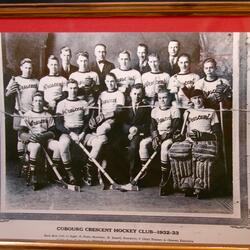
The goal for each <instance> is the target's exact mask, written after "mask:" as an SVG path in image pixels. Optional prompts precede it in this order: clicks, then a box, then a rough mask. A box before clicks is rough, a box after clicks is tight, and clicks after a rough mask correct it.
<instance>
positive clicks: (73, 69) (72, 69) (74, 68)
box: [60, 64, 78, 79]
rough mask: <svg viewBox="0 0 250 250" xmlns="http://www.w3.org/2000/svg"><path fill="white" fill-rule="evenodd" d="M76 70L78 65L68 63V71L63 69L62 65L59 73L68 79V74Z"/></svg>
mask: <svg viewBox="0 0 250 250" xmlns="http://www.w3.org/2000/svg"><path fill="white" fill-rule="evenodd" d="M77 70H78V67H76V66H75V65H72V64H70V69H69V72H66V71H64V69H63V67H62V66H61V68H60V75H61V76H63V77H65V78H66V79H69V76H70V75H71V74H72V73H73V72H76V71H77Z"/></svg>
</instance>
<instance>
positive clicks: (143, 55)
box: [135, 43, 150, 75]
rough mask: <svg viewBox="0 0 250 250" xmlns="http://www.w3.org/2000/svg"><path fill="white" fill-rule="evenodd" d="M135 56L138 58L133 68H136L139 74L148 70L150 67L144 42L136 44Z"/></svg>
mask: <svg viewBox="0 0 250 250" xmlns="http://www.w3.org/2000/svg"><path fill="white" fill-rule="evenodd" d="M136 53H137V57H138V59H139V62H138V64H137V65H136V66H135V69H136V70H138V71H139V72H140V73H141V75H142V74H144V73H146V72H149V71H150V67H149V65H148V46H147V45H146V44H143V43H140V44H139V45H138V46H137V52H136Z"/></svg>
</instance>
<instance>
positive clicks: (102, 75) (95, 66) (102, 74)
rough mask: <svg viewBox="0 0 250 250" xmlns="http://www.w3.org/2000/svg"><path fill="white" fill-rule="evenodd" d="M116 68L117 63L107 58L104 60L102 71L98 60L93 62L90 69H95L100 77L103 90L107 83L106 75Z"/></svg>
mask: <svg viewBox="0 0 250 250" xmlns="http://www.w3.org/2000/svg"><path fill="white" fill-rule="evenodd" d="M114 68H115V65H114V64H113V63H111V62H109V61H107V60H105V61H104V66H103V69H102V71H100V68H99V66H98V64H97V62H96V61H95V62H93V63H91V65H90V70H91V71H95V72H96V73H97V75H98V77H99V81H100V90H101V91H103V90H105V89H106V85H105V76H106V75H107V74H108V73H109V72H110V71H111V70H112V69H114Z"/></svg>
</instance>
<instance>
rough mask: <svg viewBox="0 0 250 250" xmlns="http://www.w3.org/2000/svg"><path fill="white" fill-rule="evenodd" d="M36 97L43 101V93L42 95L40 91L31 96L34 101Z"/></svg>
mask: <svg viewBox="0 0 250 250" xmlns="http://www.w3.org/2000/svg"><path fill="white" fill-rule="evenodd" d="M36 96H39V97H42V98H43V100H44V96H43V93H42V92H41V91H36V92H35V93H34V94H33V96H32V100H34V98H35V97H36Z"/></svg>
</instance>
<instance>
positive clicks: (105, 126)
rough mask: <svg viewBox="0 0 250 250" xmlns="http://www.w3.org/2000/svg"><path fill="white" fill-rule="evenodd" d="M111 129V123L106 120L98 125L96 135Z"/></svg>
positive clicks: (103, 133) (104, 133)
mask: <svg viewBox="0 0 250 250" xmlns="http://www.w3.org/2000/svg"><path fill="white" fill-rule="evenodd" d="M110 130H111V125H110V124H109V123H107V122H104V123H103V124H102V125H100V126H99V127H97V129H96V135H98V136H100V135H106V134H107V133H108V132H109V131H110Z"/></svg>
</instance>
